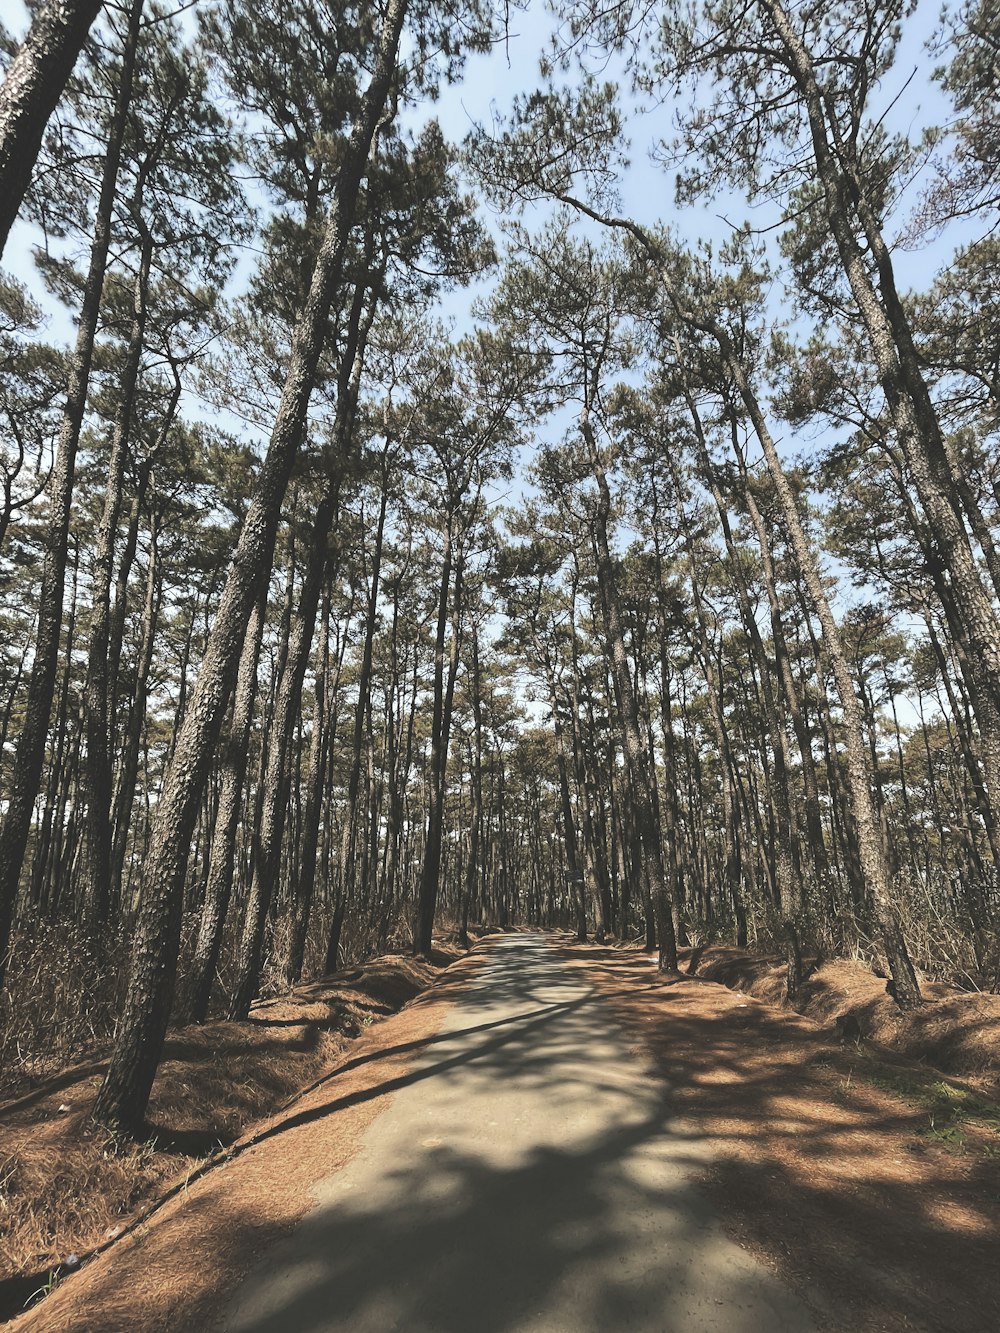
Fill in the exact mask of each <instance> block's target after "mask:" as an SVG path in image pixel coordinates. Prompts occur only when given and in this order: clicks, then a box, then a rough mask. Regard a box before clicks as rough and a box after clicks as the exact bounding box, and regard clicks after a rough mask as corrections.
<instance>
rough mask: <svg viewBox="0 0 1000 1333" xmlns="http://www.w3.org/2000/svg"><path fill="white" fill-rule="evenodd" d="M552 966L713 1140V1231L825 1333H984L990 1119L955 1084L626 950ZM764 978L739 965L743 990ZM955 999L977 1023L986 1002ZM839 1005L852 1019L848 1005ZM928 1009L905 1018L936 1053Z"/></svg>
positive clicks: (993, 1258) (993, 1124)
mask: <svg viewBox="0 0 1000 1333" xmlns="http://www.w3.org/2000/svg"><path fill="white" fill-rule="evenodd" d="M730 952H731V953H733V954H735V952H736V951H735V950H734V951H730ZM566 956H567V958H569V959H571V960H573V961H574V962H575V963H576V964H577V965H581V966H585V967H586V968H587V969H588V971H590V972H591V973H592V975H593V977H594V980H595V981H596V982H597V984H598V985H600V986H601V988H602V989H604V990H605V991H606V993H607V994H608V995H609V996H610V997H611V999H612V1001H613V1003H614V1006H615V1009H616V1012H617V1013H618V1015H619V1017H620V1018H621V1020H622V1021H623V1022H624V1023H625V1024H626V1026H627V1027H629V1028H630V1029H631V1030H632V1031H633V1032H635V1033H636V1036H637V1039H638V1040H639V1041H640V1043H641V1046H642V1048H643V1049H644V1050H646V1051H647V1052H649V1053H650V1054H651V1055H652V1057H653V1059H654V1061H655V1063H656V1067H657V1069H658V1070H659V1072H660V1073H661V1074H662V1076H663V1077H664V1078H665V1080H666V1081H667V1082H668V1084H669V1089H670V1096H671V1098H672V1100H673V1102H674V1104H675V1105H676V1107H677V1110H678V1112H679V1113H680V1114H681V1115H682V1116H683V1117H684V1118H685V1120H686V1121H687V1122H688V1123H689V1124H692V1125H693V1126H695V1127H696V1128H697V1129H698V1130H699V1131H700V1132H701V1133H702V1134H703V1135H704V1136H705V1137H706V1138H708V1139H709V1140H710V1141H711V1142H712V1145H713V1149H714V1161H713V1165H712V1166H711V1168H710V1169H709V1171H708V1172H707V1173H706V1177H705V1181H704V1183H705V1186H706V1188H707V1189H708V1190H709V1192H710V1194H711V1195H712V1198H713V1200H714V1202H715V1204H716V1206H717V1209H718V1212H719V1215H720V1217H721V1218H722V1219H723V1220H724V1221H725V1222H726V1224H727V1225H728V1227H729V1229H730V1230H731V1231H732V1232H733V1233H734V1234H735V1235H736V1236H737V1238H738V1239H739V1240H740V1241H741V1242H742V1243H743V1244H744V1245H746V1246H747V1247H748V1248H749V1249H751V1250H753V1251H754V1252H755V1253H756V1254H758V1255H759V1256H760V1257H761V1258H762V1259H764V1261H765V1262H767V1263H768V1264H769V1265H770V1266H772V1267H773V1268H775V1269H776V1270H777V1271H778V1272H780V1273H781V1274H782V1275H783V1276H784V1277H785V1278H786V1279H788V1280H789V1281H790V1283H791V1284H792V1285H793V1287H794V1288H795V1289H796V1290H798V1291H799V1292H801V1293H802V1294H803V1296H804V1297H805V1298H806V1299H808V1298H809V1295H810V1293H813V1294H814V1295H815V1298H816V1300H817V1303H818V1304H819V1306H820V1308H821V1309H826V1310H828V1311H829V1310H833V1311H835V1312H836V1314H835V1315H834V1316H832V1317H831V1319H832V1322H831V1324H830V1326H831V1327H832V1328H838V1329H852V1330H863V1331H865V1333H867V1330H872V1333H874V1330H890V1331H891V1333H902V1330H921V1331H922V1333H996V1329H997V1328H998V1327H1000V1264H998V1263H997V1258H998V1237H1000V1134H998V1130H1000V1120H998V1119H997V1116H998V1111H997V1108H996V1106H995V1105H991V1104H989V1103H988V1102H987V1101H986V1100H985V1099H982V1100H981V1099H979V1098H978V1097H977V1098H974V1099H973V1100H972V1103H971V1110H970V1113H969V1114H968V1115H966V1114H964V1113H962V1101H963V1097H964V1096H965V1089H964V1088H963V1087H962V1086H961V1085H957V1084H953V1083H949V1082H948V1081H947V1080H943V1079H942V1078H941V1075H940V1074H938V1073H936V1072H935V1071H933V1070H930V1069H927V1068H925V1067H920V1066H914V1065H912V1064H910V1063H908V1062H906V1061H904V1060H902V1059H901V1058H900V1057H898V1056H893V1055H888V1054H887V1053H885V1052H881V1051H875V1052H871V1051H865V1049H864V1048H863V1047H861V1048H859V1047H857V1046H855V1044H854V1043H847V1044H844V1045H842V1044H841V1043H840V1042H839V1041H838V1040H837V1038H836V1037H835V1036H834V1035H833V1034H832V1033H831V1031H830V1027H829V1026H826V1027H821V1026H819V1025H818V1024H817V1023H815V1022H812V1021H810V1020H809V1019H806V1018H803V1017H801V1016H799V1015H797V1014H794V1013H791V1012H789V1010H788V1009H787V1008H779V1007H778V1006H776V1005H772V1004H768V1003H765V1002H763V1001H761V1000H758V999H755V998H754V997H753V996H751V995H750V994H749V993H748V992H740V991H733V990H728V989H722V987H721V986H719V985H717V984H712V983H710V982H706V981H705V980H703V979H701V976H700V971H701V969H700V967H699V975H698V976H696V977H693V978H688V977H687V976H682V978H681V979H680V980H670V979H668V978H662V979H661V978H660V977H659V976H658V974H657V973H656V971H655V963H654V961H653V960H652V959H651V958H650V957H649V956H648V955H645V954H642V953H638V952H635V951H626V950H620V949H612V948H600V947H598V946H579V945H567V946H566ZM689 961H690V955H689V956H688V959H687V960H686V963H685V966H686V965H687V962H689ZM733 961H734V960H732V959H731V960H730V962H731V963H733ZM769 966H770V965H763V968H761V965H760V964H759V962H755V963H754V965H753V966H752V967H751V966H750V965H749V964H744V973H743V981H744V984H746V985H748V986H749V985H751V984H753V981H754V976H753V974H754V973H755V972H757V973H760V972H761V971H763V972H765V973H766V972H767V969H768V967H769ZM835 966H839V965H835ZM847 966H849V967H850V966H851V965H847ZM859 970H860V969H859ZM731 979H732V978H731ZM840 981H841V984H842V986H846V989H847V990H848V991H851V990H853V991H854V992H855V993H854V997H853V998H854V1000H855V1001H856V1000H857V999H858V998H859V996H858V993H859V992H865V991H867V992H868V1000H869V1001H872V1002H874V1001H873V997H872V995H871V992H872V990H873V987H874V988H875V989H876V990H881V989H882V988H883V987H884V982H881V983H880V982H879V981H878V979H877V978H873V977H872V976H871V974H870V973H868V974H867V979H865V978H863V977H855V978H854V981H853V985H846V983H845V982H844V978H843V977H841V979H840ZM758 982H759V975H758ZM861 998H862V1001H863V1002H864V996H863V995H862V997H861ZM828 1000H829V1003H830V1004H833V1003H834V1002H833V1000H832V999H829V997H828ZM969 1000H970V1004H971V1006H972V1007H973V1009H978V1006H979V1001H980V1000H987V1001H988V1002H990V1003H991V1004H993V1003H994V1002H995V997H969ZM842 1003H843V1004H844V1005H845V1006H846V1008H847V1009H848V1010H849V1009H850V1007H851V1005H850V997H848V998H847V999H844V1000H843V1001H842ZM889 1003H890V1004H891V1003H892V1002H891V1001H889ZM943 1003H944V1005H945V1014H944V1016H943V1017H939V1018H937V1019H936V1018H935V1017H934V1014H933V1010H934V1008H935V1005H934V1003H931V1004H929V1005H928V1006H927V1011H928V1012H927V1013H926V1014H925V1015H924V1016H923V1018H922V1020H921V1026H923V1027H926V1028H927V1029H928V1030H930V1031H936V1032H937V1036H938V1038H940V1037H941V1036H942V1032H943V1029H944V1027H945V1026H946V1025H947V1021H948V1020H947V1014H948V1012H949V1010H950V1007H951V1006H953V1005H954V1004H955V1003H956V1000H955V998H954V993H953V992H949V993H948V997H947V998H946V999H944V1001H943ZM834 1007H836V1006H834ZM890 1017H891V1016H890ZM895 1023H896V1020H895V1019H892V1022H891V1025H892V1026H895ZM938 1026H940V1028H941V1031H938V1030H937V1029H938ZM958 1026H959V1028H962V1027H963V1026H964V1023H962V1022H960V1023H959V1025H958ZM879 1031H880V1032H881V1034H882V1035H883V1037H885V1036H886V1035H889V1032H888V1028H880V1029H879ZM907 1031H910V1029H909V1028H907ZM903 1044H904V1045H905V1041H904V1042H903ZM978 1072H979V1075H980V1078H981V1079H982V1081H983V1082H984V1083H985V1082H988V1081H989V1080H988V1078H987V1075H986V1070H985V1069H984V1068H983V1067H982V1065H981V1064H980V1066H979V1071H978ZM995 1072H996V1071H995V1069H994V1071H993V1073H994V1075H995ZM942 1089H951V1090H952V1092H951V1094H950V1095H949V1093H947V1092H944V1091H942ZM935 1096H936V1097H938V1098H940V1100H941V1103H943V1106H941V1108H940V1109H938V1108H937V1104H936V1103H935V1101H934V1097H935ZM956 1106H957V1108H958V1111H957V1113H954V1111H955V1108H956Z"/></svg>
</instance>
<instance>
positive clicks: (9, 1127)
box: [0, 949, 458, 1317]
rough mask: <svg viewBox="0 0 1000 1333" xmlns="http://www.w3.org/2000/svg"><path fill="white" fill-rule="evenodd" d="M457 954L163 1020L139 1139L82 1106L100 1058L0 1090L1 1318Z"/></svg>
mask: <svg viewBox="0 0 1000 1333" xmlns="http://www.w3.org/2000/svg"><path fill="white" fill-rule="evenodd" d="M457 956H458V952H457V950H454V949H451V950H449V951H445V952H441V953H439V954H436V955H435V959H434V962H433V963H425V962H420V961H417V960H415V959H413V958H409V957H403V956H387V957H382V958H377V959H374V960H373V961H372V962H369V963H365V964H362V965H359V966H357V967H354V968H350V969H347V970H345V971H343V972H339V973H336V974H335V975H334V976H332V977H329V978H326V979H325V980H323V981H320V982H313V983H310V984H307V985H304V986H300V987H298V988H296V990H295V991H293V992H292V993H290V994H288V995H286V996H283V997H280V998H275V999H271V1000H267V1001H264V1002H263V1003H261V1004H258V1005H256V1006H255V1007H254V1009H253V1010H252V1012H251V1015H250V1018H249V1020H248V1021H247V1022H246V1023H230V1022H214V1023H207V1024H205V1025H204V1026H202V1027H189V1028H184V1029H180V1030H178V1031H175V1032H173V1033H172V1034H171V1035H170V1037H169V1039H168V1042H167V1046H166V1049H165V1053H164V1059H163V1062H162V1064H161V1066H160V1069H159V1071H158V1073H157V1078H156V1082H155V1084H154V1086H153V1094H152V1097H151V1099H150V1104H149V1111H148V1118H147V1139H146V1142H144V1143H142V1144H138V1145H136V1144H122V1143H118V1142H116V1141H115V1140H114V1139H113V1138H112V1137H110V1136H109V1135H108V1133H107V1132H106V1131H104V1130H102V1129H101V1128H99V1127H98V1126H96V1125H95V1124H94V1123H93V1122H92V1121H91V1119H90V1114H89V1113H90V1107H91V1104H92V1101H93V1096H94V1092H95V1090H96V1087H97V1085H98V1084H99V1083H100V1080H101V1078H102V1076H103V1070H104V1063H103V1058H94V1059H91V1060H89V1061H87V1062H86V1063H83V1064H78V1065H75V1066H74V1067H72V1068H70V1069H67V1070H64V1071H63V1072H62V1073H60V1074H59V1075H58V1076H55V1077H52V1078H49V1079H47V1080H46V1081H45V1082H44V1083H43V1084H42V1085H41V1086H39V1087H37V1088H36V1089H35V1090H34V1091H32V1092H30V1093H28V1094H26V1095H22V1096H21V1097H19V1098H17V1099H16V1100H14V1101H11V1102H8V1103H7V1104H6V1106H4V1107H3V1108H2V1110H0V1115H2V1123H0V1317H3V1316H5V1315H10V1314H12V1313H14V1312H15V1311H16V1310H17V1309H19V1308H21V1307H22V1306H23V1304H24V1303H25V1300H26V1299H27V1298H28V1297H30V1296H31V1294H32V1293H33V1292H34V1291H37V1290H39V1289H42V1288H44V1287H46V1286H47V1285H50V1284H51V1279H52V1275H53V1272H54V1271H57V1270H58V1269H59V1267H60V1266H61V1265H64V1264H65V1261H66V1260H67V1258H68V1256H70V1255H71V1254H77V1255H82V1254H84V1253H86V1252H88V1251H90V1250H92V1249H93V1248H95V1247H96V1246H98V1245H100V1244H102V1243H103V1242H104V1241H105V1240H107V1239H109V1238H110V1237H111V1236H113V1235H115V1234H116V1233H117V1231H119V1230H120V1229H122V1227H123V1226H124V1225H126V1224H127V1223H128V1221H129V1216H130V1214H133V1213H134V1212H135V1210H136V1209H137V1208H138V1207H139V1206H140V1205H141V1204H144V1203H147V1202H148V1201H149V1200H151V1199H154V1198H156V1197H157V1196H158V1195H160V1194H161V1193H162V1192H164V1190H165V1189H167V1188H168V1187H169V1185H170V1184H171V1183H172V1182H174V1181H176V1180H177V1179H178V1178H180V1179H183V1178H184V1177H185V1175H187V1174H188V1173H190V1172H191V1171H192V1170H193V1169H194V1168H195V1167H196V1166H197V1165H198V1163H199V1162H201V1161H204V1160H205V1158H206V1157H207V1156H209V1155H210V1154H211V1153H212V1152H213V1151H215V1150H217V1149H218V1148H219V1147H221V1146H225V1145H228V1144H231V1143H233V1142H234V1141H235V1140H236V1139H238V1138H240V1137H241V1136H242V1135H243V1134H245V1133H246V1131H247V1129H248V1127H249V1126H251V1125H252V1124H253V1123H254V1122H255V1121H257V1120H259V1119H261V1118H262V1117H264V1116H266V1115H268V1114H270V1113H272V1112H274V1111H275V1110H276V1109H278V1108H279V1107H280V1106H281V1105H282V1104H284V1103H285V1102H287V1101H288V1100H289V1099H291V1098H293V1097H294V1096H295V1095H296V1094H298V1093H299V1092H300V1091H301V1090H302V1089H303V1088H305V1087H307V1086H309V1085H310V1084H312V1083H313V1082H314V1081H315V1080H317V1079H318V1078H320V1077H322V1076H323V1074H324V1073H325V1072H326V1071H327V1070H328V1069H329V1067H330V1065H331V1064H332V1063H333V1062H334V1060H335V1059H336V1057H337V1055H338V1053H339V1052H340V1051H342V1050H343V1048H344V1046H345V1045H346V1044H347V1042H348V1041H350V1039H351V1038H353V1037H355V1036H356V1035H357V1034H358V1033H360V1032H362V1031H363V1030H364V1029H365V1028H366V1027H368V1026H369V1025H370V1024H371V1023H372V1022H373V1021H374V1020H376V1019H378V1018H380V1017H382V1016H383V1015H386V1014H391V1013H394V1012H396V1011H397V1010H399V1009H400V1008H402V1006H403V1005H405V1004H406V1003H407V1001H408V1000H410V999H412V998H413V997H414V996H415V995H417V994H418V993H419V992H420V991H422V990H424V989H426V988H427V986H429V985H430V984H431V982H432V981H433V980H434V979H435V978H436V977H437V976H438V975H439V972H440V969H441V967H442V966H446V965H447V964H449V963H450V962H452V961H453V960H454V959H455V958H456V957H457Z"/></svg>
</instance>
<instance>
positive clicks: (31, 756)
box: [0, 0, 141, 988]
mask: <svg viewBox="0 0 1000 1333" xmlns="http://www.w3.org/2000/svg"><path fill="white" fill-rule="evenodd" d="M57 8H59V9H62V6H61V5H59V6H57ZM79 8H80V10H81V12H84V11H85V9H89V6H86V7H85V6H83V5H81V6H79ZM140 10H141V0H133V3H132V6H131V9H130V11H129V23H128V32H127V36H126V41H125V49H124V52H123V56H122V68H121V75H120V82H119V85H118V93H117V97H116V100H115V110H114V116H113V119H112V124H111V132H110V135H109V138H108V146H107V150H106V152H105V155H104V166H103V172H102V177H101V191H100V197H99V199H98V203H97V214H96V218H95V221H94V238H93V242H92V244H91V248H90V264H89V267H88V270H87V279H86V283H85V285H84V290H83V303H82V305H81V308H80V320H79V324H78V325H77V333H76V343H75V345H74V349H73V357H72V361H71V362H70V371H69V379H68V383H67V386H66V401H65V404H64V406H63V412H62V421H61V424H60V429H59V442H58V445H57V447H56V458H55V463H54V464H53V468H52V475H51V477H50V478H49V517H48V526H47V531H46V534H45V558H44V563H43V565H42V586H41V590H40V592H39V596H38V630H37V634H36V638H35V654H34V659H33V661H32V666H31V675H30V677H29V680H28V697H27V700H26V702H25V707H24V722H23V725H22V728H21V735H20V737H19V738H18V743H17V750H16V753H15V756H14V769H13V774H12V778H11V794H10V798H9V800H8V802H7V811H6V814H5V816H4V820H3V824H2V826H0V988H2V987H3V982H4V977H5V974H6V967H7V954H8V949H9V941H10V927H11V921H12V919H13V914H14V904H15V901H16V898H17V891H18V886H19V884H20V880H21V867H22V864H23V862H24V852H25V848H26V846H27V843H28V833H29V830H30V828H31V817H32V811H33V810H34V806H35V797H36V796H37V794H38V784H39V781H40V779H41V774H42V765H43V763H44V761H45V738H46V735H47V733H48V728H49V717H50V715H51V712H52V695H53V691H54V689H55V679H56V664H57V661H58V657H59V636H60V630H61V627H62V611H63V581H64V578H65V574H66V544H67V539H68V534H69V519H70V508H71V505H72V500H73V481H74V476H75V472H76V453H77V448H78V446H79V442H80V431H81V429H82V426H83V416H84V411H85V409H86V404H87V388H88V385H89V383H90V366H91V362H92V360H93V355H94V339H95V337H96V334H97V320H98V315H99V313H100V306H101V295H102V293H103V291H104V274H105V270H106V268H107V263H108V250H109V247H110V244H111V215H112V209H113V207H114V200H115V190H116V187H117V183H118V168H119V165H120V162H121V152H122V139H123V136H124V130H125V118H126V114H127V112H128V106H129V102H130V100H131V96H132V78H133V73H134V68H135V50H136V44H137V41H138V33H139V14H140ZM65 12H66V14H67V16H68V13H69V5H68V4H67V6H66V11H65ZM90 18H91V20H92V19H93V14H91V15H90ZM89 26H90V25H89V22H88V23H87V25H86V27H85V28H84V29H83V33H81V35H80V43H81V44H82V41H83V36H84V35H85V33H86V28H87V27H89ZM77 50H79V46H78V47H77ZM73 58H74V59H75V53H74V57H73ZM71 67H72V60H71V61H70V62H69V66H68V67H67V69H66V74H65V76H64V79H63V81H64V82H65V77H66V76H68V74H69V68H71ZM12 73H13V70H12ZM42 73H43V81H44V70H43V71H42ZM10 81H11V80H10V76H8V79H7V81H6V82H5V83H4V85H3V89H0V98H2V93H3V90H5V89H6V88H7V84H8V83H10ZM18 86H19V84H18V81H17V80H15V83H14V84H13V85H12V92H13V93H14V94H15V98H14V101H13V102H12V109H14V111H15V115H14V121H13V122H12V125H13V124H14V123H15V122H16V120H17V116H16V102H17V97H16V94H17V91H18ZM59 86H60V87H61V85H59ZM35 95H36V94H35V93H34V92H33V93H32V94H31V97H32V98H33V97H34V96H35ZM46 96H51V94H50V93H49V94H46ZM30 100H31V98H29V101H30ZM54 101H55V99H54V98H53V99H52V104H53V105H54ZM43 128H44V123H43V125H42V126H41V128H39V130H38V135H39V140H40V139H41V129H43ZM0 130H2V127H0ZM12 146H13V145H12ZM36 151H37V150H36ZM33 162H34V154H31V156H30V162H29V165H28V171H29V173H30V164H31V163H33ZM9 169H10V168H9V167H8V170H9ZM26 184H27V180H26V179H25V185H26ZM23 188H24V187H22V192H23ZM17 202H18V203H19V202H20V198H19V197H18V201H17ZM15 211H16V205H15ZM12 216H13V215H12ZM0 217H2V213H0ZM8 226H9V223H8ZM3 234H4V235H5V233H3Z"/></svg>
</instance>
